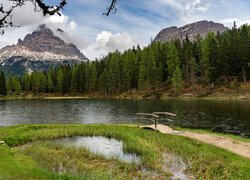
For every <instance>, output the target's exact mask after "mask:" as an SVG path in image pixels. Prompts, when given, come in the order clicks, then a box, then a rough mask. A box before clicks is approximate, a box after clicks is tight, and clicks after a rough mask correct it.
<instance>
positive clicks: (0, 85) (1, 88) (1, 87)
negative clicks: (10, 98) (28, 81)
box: [0, 71, 7, 96]
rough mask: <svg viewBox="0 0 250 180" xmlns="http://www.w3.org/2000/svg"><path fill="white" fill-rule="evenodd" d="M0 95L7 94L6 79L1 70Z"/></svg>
mask: <svg viewBox="0 0 250 180" xmlns="http://www.w3.org/2000/svg"><path fill="white" fill-rule="evenodd" d="M0 95H3V96H6V95H7V89H6V79H5V74H4V72H3V71H1V72H0Z"/></svg>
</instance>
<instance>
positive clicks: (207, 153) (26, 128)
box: [0, 125, 250, 179]
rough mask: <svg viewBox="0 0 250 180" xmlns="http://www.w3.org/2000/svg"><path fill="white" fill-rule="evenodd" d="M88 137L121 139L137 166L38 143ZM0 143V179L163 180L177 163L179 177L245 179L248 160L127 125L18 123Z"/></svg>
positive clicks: (2, 131)
mask: <svg viewBox="0 0 250 180" xmlns="http://www.w3.org/2000/svg"><path fill="white" fill-rule="evenodd" d="M94 135H101V136H105V137H113V138H116V139H119V140H122V141H123V143H124V150H125V151H126V152H132V153H136V154H137V155H139V156H140V158H141V161H140V163H139V164H132V165H131V164H128V163H125V162H122V161H119V160H116V159H106V158H105V157H103V156H101V155H93V154H91V153H90V152H89V151H88V150H87V149H84V148H81V149H76V148H73V147H72V148H66V147H64V146H60V145H55V144H51V143H49V141H44V140H49V139H55V138H59V137H65V136H94ZM0 140H4V141H5V143H6V144H1V145H0V152H1V154H0V179H100V178H101V179H132V178H134V177H137V178H139V179H154V178H155V179H157V178H158V179H169V178H170V177H171V176H172V172H171V169H173V168H176V166H178V165H181V164H183V163H184V164H185V167H186V170H185V171H184V173H185V174H186V175H187V176H188V177H193V178H195V179H199V178H200V179H247V178H248V177H250V160H248V159H244V158H242V157H240V156H237V155H235V154H232V153H230V152H227V151H225V150H222V149H220V148H217V147H214V146H211V145H206V144H203V143H200V142H197V141H194V140H191V139H188V138H184V137H178V136H173V135H166V134H161V133H158V132H155V131H149V130H143V129H140V128H138V127H132V126H131V127H128V126H115V125H20V126H14V127H4V128H0ZM30 142H33V143H30ZM27 143H28V144H27ZM25 144H26V145H25ZM177 168H178V167H177Z"/></svg>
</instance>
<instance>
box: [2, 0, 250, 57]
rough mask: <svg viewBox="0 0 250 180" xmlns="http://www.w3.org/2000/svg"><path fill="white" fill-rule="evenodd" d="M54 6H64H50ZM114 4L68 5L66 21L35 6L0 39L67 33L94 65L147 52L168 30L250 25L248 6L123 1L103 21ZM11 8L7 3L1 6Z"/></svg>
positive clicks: (224, 0) (236, 0)
mask: <svg viewBox="0 0 250 180" xmlns="http://www.w3.org/2000/svg"><path fill="white" fill-rule="evenodd" d="M46 1H47V2H49V3H50V4H53V3H54V4H55V3H57V2H58V1H59V0H45V2H46ZM110 2H111V0H68V4H67V5H66V7H65V9H64V10H63V11H62V16H58V15H56V16H46V17H43V15H42V13H41V12H36V13H34V7H33V5H32V4H31V3H30V2H27V3H26V5H25V6H23V7H21V8H18V9H16V10H15V11H14V13H13V22H14V23H15V24H17V25H21V27H19V28H8V29H7V30H6V31H5V34H4V35H3V36H0V48H2V47H4V46H6V45H12V44H16V43H17V41H18V39H19V38H21V39H23V38H24V37H25V35H26V34H28V33H31V32H32V31H33V30H35V29H36V28H37V26H38V25H39V24H43V23H45V24H46V25H47V26H48V27H50V28H51V29H53V30H55V29H57V28H61V29H63V30H64V32H65V34H66V35H65V36H64V37H63V38H64V40H65V41H66V42H72V43H74V44H76V45H77V47H78V48H79V49H80V50H81V51H82V53H83V54H84V55H86V56H87V57H88V58H89V59H91V60H94V59H95V58H101V57H103V56H105V55H107V54H108V53H109V52H112V51H115V50H119V51H124V50H126V49H129V48H132V47H133V46H137V45H140V46H141V47H144V46H147V45H148V44H149V43H150V41H151V39H153V38H154V37H155V36H156V35H157V33H159V32H160V30H162V29H163V28H167V27H170V26H177V27H179V26H183V25H186V24H188V23H192V22H196V21H200V20H208V21H214V22H218V23H223V24H224V25H225V26H227V27H232V25H233V22H234V21H236V23H237V26H240V25H242V24H246V23H249V24H250V13H249V11H250V1H249V0H118V4H117V12H116V13H115V14H111V15H110V16H109V17H103V16H102V13H103V12H105V11H106V8H107V6H108V5H109V3H110ZM1 3H2V4H3V5H4V7H6V8H8V6H9V2H8V1H7V0H0V4H1Z"/></svg>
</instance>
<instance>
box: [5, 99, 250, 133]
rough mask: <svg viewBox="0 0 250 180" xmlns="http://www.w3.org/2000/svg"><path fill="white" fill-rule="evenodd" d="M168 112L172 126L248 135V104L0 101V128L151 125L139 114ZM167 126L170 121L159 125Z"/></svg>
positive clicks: (234, 102)
mask: <svg viewBox="0 0 250 180" xmlns="http://www.w3.org/2000/svg"><path fill="white" fill-rule="evenodd" d="M154 111H168V112H172V113H175V114H177V115H178V117H177V118H176V119H175V121H174V122H173V123H172V124H173V125H178V126H181V127H191V128H202V129H212V128H213V127H216V126H221V125H223V126H225V127H227V128H229V129H230V128H231V129H234V130H240V131H241V132H243V131H244V132H249V131H250V101H204V100H168V101H159V100H157V101H150V100H139V101H134V100H17V101H0V126H9V125H16V124H41V123H50V124H51V123H64V124H65V123H69V124H71V123H80V124H90V123H151V122H150V121H146V120H140V119H139V118H138V117H136V116H135V114H136V113H138V112H145V113H151V112H154ZM162 123H165V124H169V123H170V122H169V121H164V120H163V121H162Z"/></svg>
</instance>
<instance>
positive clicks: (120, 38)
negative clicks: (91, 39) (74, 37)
mask: <svg viewBox="0 0 250 180" xmlns="http://www.w3.org/2000/svg"><path fill="white" fill-rule="evenodd" d="M96 43H97V45H98V48H99V49H104V50H107V51H115V50H120V51H123V50H126V49H128V48H131V47H133V45H136V44H137V43H138V42H137V40H136V39H135V38H133V37H132V36H130V35H129V34H128V33H127V32H123V33H116V34H112V33H111V32H108V31H102V32H101V33H99V34H97V37H96Z"/></svg>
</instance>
